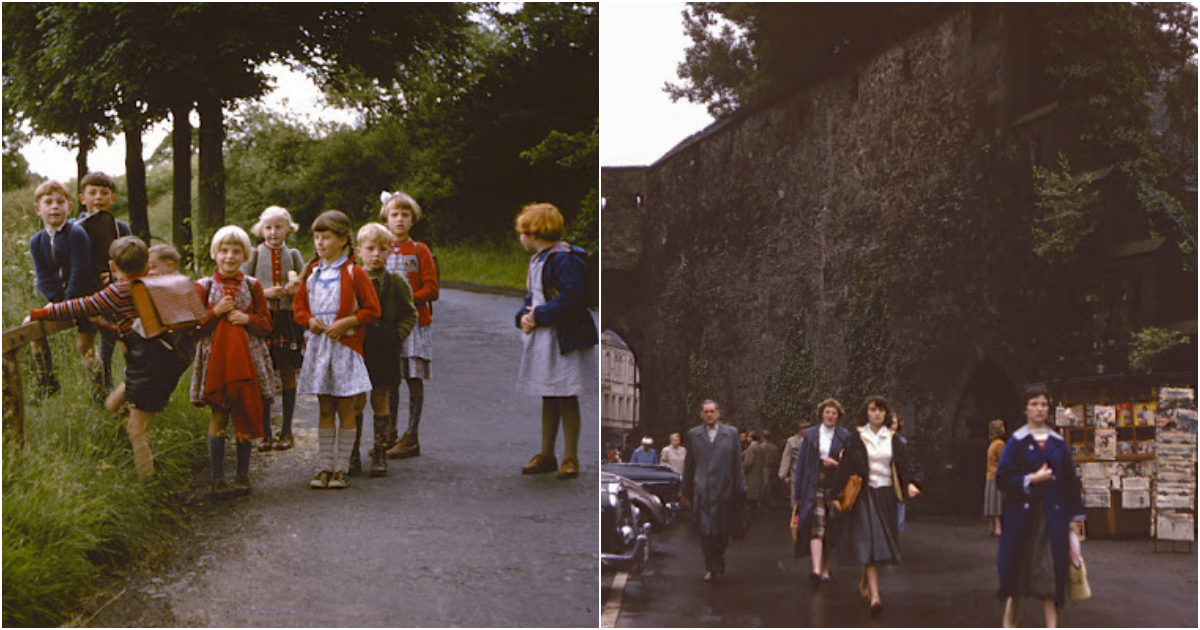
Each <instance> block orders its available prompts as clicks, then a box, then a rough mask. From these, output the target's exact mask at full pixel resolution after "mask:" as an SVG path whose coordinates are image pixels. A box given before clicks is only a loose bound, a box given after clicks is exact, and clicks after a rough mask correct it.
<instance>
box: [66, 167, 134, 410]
mask: <svg viewBox="0 0 1200 630" xmlns="http://www.w3.org/2000/svg"><path fill="white" fill-rule="evenodd" d="M116 201H117V183H116V182H115V181H114V180H113V178H111V177H109V176H108V175H105V174H104V173H101V172H99V171H94V172H91V173H88V174H87V175H84V176H83V179H81V180H79V202H80V205H81V206H82V207H81V208H80V214H79V220H78V221H76V225H78V226H79V227H81V228H83V231H84V232H87V235H88V241H90V243H91V246H92V271H93V272H95V274H96V276H95V278H94V281H93V286H92V287H91V288H90V289H89V292H91V291H99V290H100V289H101V288H102V287H104V286H105V285H107V284H108V283H109V282H111V281H112V276H111V275H110V274H109V272H108V260H109V256H108V250H109V247H111V245H112V242H113V241H115V240H116V239H118V238H121V237H122V236H130V235H132V234H133V231H132V230H130V229H129V224H128V223H125V222H124V221H122V220H120V219H118V218H116V217H114V216H113V215H112V213H111V212H110V211H109V208H110V207H112V205H113V204H114V203H116ZM79 324H80V326H79V329H80V330H81V331H84V332H87V333H90V334H92V335H93V336H94V335H95V333H96V330H97V328H96V327H94V326H92V325H91V324H90V323H88V322H80V323H79ZM99 331H100V343H99V344H98V345H99V350H100V362H99V364H98V365H97V364H96V362H95V360H91V361H87V360H85V365H87V366H88V368H89V369H90V370H92V373H93V374H94V379H95V381H94V384H93V389H92V396H93V398H95V399H96V400H97V401H101V400H103V398H104V392H106V391H108V390H109V389H112V357H113V350H115V349H116V340H117V331H115V330H114V329H112V328H111V327H109V326H100V327H99Z"/></svg>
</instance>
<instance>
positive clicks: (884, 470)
mask: <svg viewBox="0 0 1200 630" xmlns="http://www.w3.org/2000/svg"><path fill="white" fill-rule="evenodd" d="M890 411H891V409H890V408H889V406H888V402H887V400H886V399H885V398H883V397H882V396H871V397H870V398H868V399H867V400H866V402H864V403H863V405H862V407H861V408H860V409H859V410H858V414H857V415H856V419H857V421H858V424H859V427H858V430H857V431H851V432H850V441H849V443H848V444H847V445H846V455H845V457H844V459H843V461H844V463H843V465H842V466H841V467H840V470H839V471H838V482H837V484H836V485H835V486H834V487H835V488H839V489H840V488H843V487H845V484H846V480H847V479H849V477H850V475H859V476H861V477H862V480H863V486H862V492H860V493H859V495H858V500H857V501H856V502H855V503H854V508H853V509H851V510H850V513H849V514H847V515H846V518H847V523H846V524H845V530H844V531H843V533H842V535H843V536H844V538H843V540H842V541H841V542H840V543H839V544H840V548H841V550H842V561H843V562H846V563H854V564H861V565H863V572H862V577H861V578H860V579H859V582H858V592H859V595H861V596H862V598H863V599H864V600H866V602H867V604H868V606H869V607H870V610H871V614H872V615H878V614H879V613H880V612H881V611H882V610H883V602H882V600H881V599H880V597H879V565H881V564H900V534H899V532H898V531H897V516H896V506H897V505H898V504H899V503H900V502H901V501H903V500H905V499H906V498H907V499H915V498H916V497H918V496H920V494H921V489H920V487H919V486H918V484H917V482H916V473H915V472H914V470H913V467H912V463H911V462H910V461H909V459H908V452H907V450H906V449H905V445H904V442H903V441H901V440H900V436H898V435H896V434H895V433H893V432H892V431H890V430H888V428H887V427H886V426H884V425H885V421H886V420H887V418H888V415H889V413H890Z"/></svg>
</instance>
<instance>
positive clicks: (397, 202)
mask: <svg viewBox="0 0 1200 630" xmlns="http://www.w3.org/2000/svg"><path fill="white" fill-rule="evenodd" d="M392 208H400V209H401V210H408V211H409V212H412V215H413V223H414V224H416V222H417V221H420V220H421V206H419V205H417V200H416V199H413V198H412V197H411V196H409V195H408V193H402V192H395V193H392V196H391V197H388V198H387V201H385V202H383V207H382V208H380V209H379V220H380V221H381V222H383V223H387V218H388V213H390V212H391V211H392Z"/></svg>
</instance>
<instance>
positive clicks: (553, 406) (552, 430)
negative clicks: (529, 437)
mask: <svg viewBox="0 0 1200 630" xmlns="http://www.w3.org/2000/svg"><path fill="white" fill-rule="evenodd" d="M559 402H560V399H558V398H550V397H543V398H542V455H544V456H546V457H554V443H555V442H556V441H558V417H559Z"/></svg>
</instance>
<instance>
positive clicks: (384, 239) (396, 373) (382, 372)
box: [350, 223, 417, 477]
mask: <svg viewBox="0 0 1200 630" xmlns="http://www.w3.org/2000/svg"><path fill="white" fill-rule="evenodd" d="M391 248H392V233H391V232H390V231H388V229H387V227H386V226H384V225H383V224H382V223H368V224H366V225H364V226H362V228H360V229H359V230H358V255H359V256H360V257H361V258H362V261H363V269H366V271H367V275H368V276H370V277H371V285H372V286H374V287H375V294H376V295H377V296H378V297H379V307H380V309H381V310H382V315H381V316H380V317H379V319H377V320H375V321H373V322H371V323H370V324H367V338H366V341H365V343H364V346H363V359H364V361H365V363H366V365H367V374H368V375H369V376H370V378H371V411H372V412H373V413H374V414H375V425H374V426H375V445H374V447H373V448H372V449H371V476H372V477H382V476H384V475H386V474H387V449H388V444H387V431H388V428H389V427H390V426H392V425H391V423H390V422H389V415H388V414H389V413H390V411H389V407H388V394H389V393H390V392H391V391H392V390H393V389H396V388H398V387H399V386H400V362H399V361H397V360H396V358H397V357H399V356H400V349H401V347H402V346H403V345H404V340H405V338H407V337H408V335H409V333H410V332H412V329H413V326H416V325H417V307H416V305H415V304H413V299H412V288H410V287H409V286H408V280H406V279H405V278H404V276H402V275H400V274H398V273H392V272H390V271H388V270H387V257H388V252H389V251H390V250H391ZM362 429H363V422H362V413H361V412H359V414H358V418H357V420H356V424H355V429H354V430H355V433H354V451H353V452H352V453H351V455H350V475H351V476H353V475H357V474H360V473H361V472H362V462H361V460H360V458H359V443H360V441H361V440H362Z"/></svg>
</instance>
